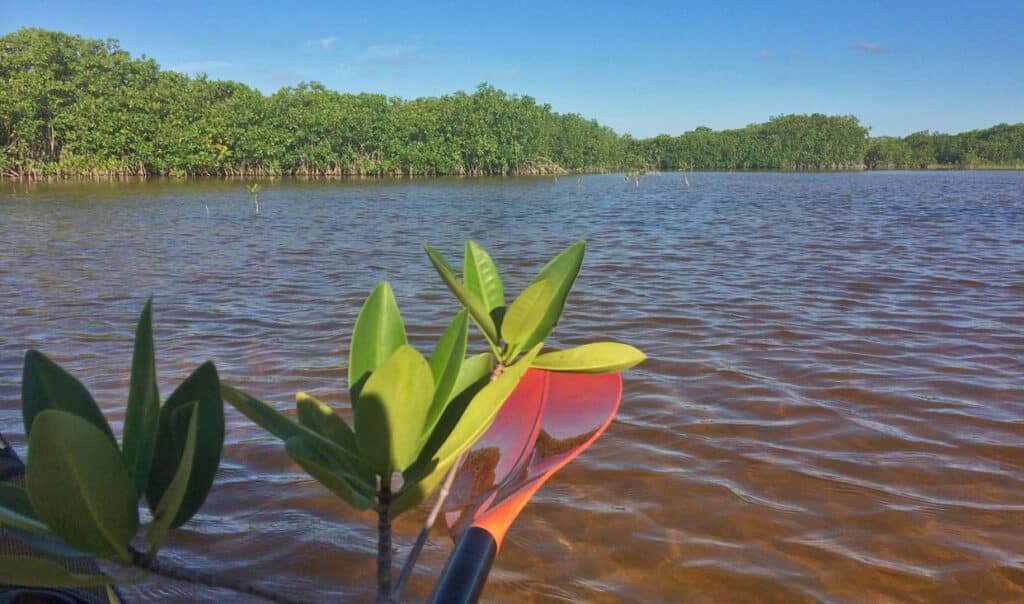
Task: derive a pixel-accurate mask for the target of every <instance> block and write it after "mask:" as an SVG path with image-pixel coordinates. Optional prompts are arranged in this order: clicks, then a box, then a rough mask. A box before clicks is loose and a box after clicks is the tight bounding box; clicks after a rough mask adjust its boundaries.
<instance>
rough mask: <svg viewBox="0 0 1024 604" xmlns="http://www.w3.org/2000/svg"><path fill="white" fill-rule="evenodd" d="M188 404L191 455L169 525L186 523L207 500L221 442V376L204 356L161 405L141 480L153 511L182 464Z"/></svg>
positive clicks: (186, 431) (187, 427) (222, 409)
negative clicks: (193, 422) (180, 497)
mask: <svg viewBox="0 0 1024 604" xmlns="http://www.w3.org/2000/svg"><path fill="white" fill-rule="evenodd" d="M193 403H195V404H196V411H195V413H196V414H198V416H199V417H198V420H197V428H196V450H195V456H194V458H193V460H192V472H191V474H190V475H189V479H188V487H187V488H186V489H185V497H184V499H183V500H182V502H181V506H180V507H179V508H178V513H177V514H176V515H175V517H174V520H173V521H172V522H171V528H178V527H179V526H181V525H182V524H184V523H185V522H187V521H188V519H189V518H191V517H192V516H193V515H194V514H195V513H196V512H198V511H199V508H200V507H202V505H203V502H204V501H206V496H207V494H208V493H209V492H210V487H211V486H212V485H213V478H214V475H215V474H216V473H217V466H218V465H219V464H220V453H221V449H222V448H223V447H224V403H223V402H222V400H221V398H220V379H219V378H218V377H217V368H216V367H214V365H213V363H211V362H209V361H208V362H206V363H203V364H202V365H200V366H199V367H198V368H197V369H196V370H195V371H193V372H192V375H190V376H188V377H187V378H186V379H185V381H184V382H182V383H181V385H180V386H178V388H177V389H176V390H175V391H174V392H173V393H171V396H170V397H169V398H168V399H167V401H166V402H164V405H163V407H161V408H160V422H159V426H158V428H157V443H156V450H155V453H154V455H153V467H152V469H151V471H150V474H149V482H148V483H147V484H146V501H147V502H148V503H149V509H150V510H153V511H154V513H155V512H156V509H157V506H159V504H160V500H161V499H163V497H164V494H165V493H166V492H167V488H168V487H169V486H170V484H171V481H172V480H174V475H175V473H176V472H177V471H178V466H179V465H180V464H181V460H182V456H183V455H184V450H185V441H186V440H187V439H188V430H189V422H190V421H191V414H190V413H188V412H187V410H186V408H187V407H188V406H189V405H191V404H193ZM179 411H181V412H180V413H179Z"/></svg>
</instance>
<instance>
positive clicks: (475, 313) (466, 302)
mask: <svg viewBox="0 0 1024 604" xmlns="http://www.w3.org/2000/svg"><path fill="white" fill-rule="evenodd" d="M423 249H425V250H426V251H427V257H428V258H430V263H431V264H433V265H434V269H436V270H437V274H438V275H440V276H441V280H442V281H444V283H445V285H447V286H448V289H449V290H450V291H451V292H452V295H454V296H455V298H456V299H457V300H458V301H459V303H460V304H462V306H463V307H465V309H466V310H467V311H469V316H471V317H473V322H474V323H476V325H477V327H479V328H480V332H481V333H483V334H484V337H485V338H487V341H488V342H489V343H490V344H491V348H494V349H495V350H497V348H498V328H497V327H496V326H495V325H494V319H492V318H491V314H490V312H489V311H488V309H487V306H485V305H484V303H483V302H481V301H480V298H478V297H477V295H476V294H474V293H473V292H471V291H470V290H469V289H468V288H466V286H465V285H463V284H462V283H461V282H460V281H459V279H458V278H457V277H456V276H455V273H454V272H453V271H452V269H451V266H450V265H449V264H448V261H447V260H445V259H444V256H442V255H441V253H440V252H438V251H437V250H435V249H434V248H432V247H430V246H429V245H424V246H423Z"/></svg>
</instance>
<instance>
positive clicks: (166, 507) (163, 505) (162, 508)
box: [146, 403, 199, 557]
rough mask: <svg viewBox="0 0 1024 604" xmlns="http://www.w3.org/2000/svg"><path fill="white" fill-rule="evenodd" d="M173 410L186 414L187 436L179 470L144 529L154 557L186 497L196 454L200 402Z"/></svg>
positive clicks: (150, 552)
mask: <svg viewBox="0 0 1024 604" xmlns="http://www.w3.org/2000/svg"><path fill="white" fill-rule="evenodd" d="M176 413H182V414H185V415H187V416H188V435H187V436H186V437H185V447H184V449H183V450H182V454H181V461H180V462H179V463H178V469H177V470H175V472H174V477H173V478H172V479H171V482H170V484H168V485H167V490H166V491H164V496H163V497H161V498H160V503H158V504H157V506H156V509H155V510H153V522H152V523H150V525H149V529H148V530H147V531H146V541H148V542H149V555H150V557H152V556H154V555H155V554H156V552H157V550H159V549H160V546H161V545H163V544H164V538H166V537H167V532H168V531H170V530H171V521H173V520H174V519H175V518H176V517H177V515H178V510H179V509H181V503H182V502H183V501H184V500H185V491H186V489H187V488H188V480H189V477H190V476H192V467H193V461H194V460H195V454H196V434H197V432H198V430H199V428H198V426H199V403H190V404H188V405H185V406H183V407H181V408H180V409H178V411H177V412H176Z"/></svg>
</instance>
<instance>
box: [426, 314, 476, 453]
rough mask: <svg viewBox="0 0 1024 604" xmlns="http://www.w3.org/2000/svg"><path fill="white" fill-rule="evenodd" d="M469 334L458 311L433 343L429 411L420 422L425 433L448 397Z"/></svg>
mask: <svg viewBox="0 0 1024 604" xmlns="http://www.w3.org/2000/svg"><path fill="white" fill-rule="evenodd" d="M468 334H469V318H468V316H467V315H466V311H465V310H460V311H459V313H458V314H457V315H455V319H454V320H452V322H451V324H450V325H449V326H448V328H447V329H445V330H444V333H443V334H442V335H441V339H440V340H438V342H437V348H435V349H434V353H433V354H431V355H430V372H431V374H432V375H433V376H434V399H433V400H432V401H431V402H430V411H428V412H427V420H426V423H425V424H424V427H423V429H424V433H425V434H428V433H429V432H430V431H431V430H432V429H433V428H434V425H435V424H436V423H437V420H438V419H440V417H441V412H443V411H444V408H445V405H447V404H448V401H449V400H450V399H451V394H452V389H453V388H454V387H455V384H456V382H457V381H458V379H459V372H460V371H461V370H462V360H463V358H464V357H465V356H466V343H467V336H468Z"/></svg>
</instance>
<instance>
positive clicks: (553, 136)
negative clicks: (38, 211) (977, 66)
mask: <svg viewBox="0 0 1024 604" xmlns="http://www.w3.org/2000/svg"><path fill="white" fill-rule="evenodd" d="M0 84H2V85H0V173H3V174H4V175H6V176H29V177H40V176H51V175H53V176H83V175H85V176H88V175H91V176H113V175H177V176H185V175H222V176H230V175H250V176H261V175H280V174H294V175H336V176H353V175H368V176H385V175H518V174H551V173H555V174H557V173H561V172H564V171H587V170H638V169H660V170H682V169H714V170H721V169H784V170H802V169H862V168H865V167H867V168H904V167H909V168H919V167H929V166H936V165H963V166H969V165H999V166H1013V165H1018V164H1024V124H1016V125H1012V126H1011V125H1005V124H1003V125H999V126H996V127H994V128H990V129H988V130H979V131H972V132H965V133H962V134H958V135H946V134H937V133H936V134H929V133H918V134H913V135H911V136H908V137H905V138H889V137H883V138H870V137H869V136H868V130H867V129H866V128H864V127H863V126H861V125H860V123H859V122H858V120H857V119H856V118H855V117H852V116H826V115H821V114H814V115H786V116H779V117H774V118H772V119H771V120H769V121H768V122H766V123H763V124H753V125H750V126H747V127H745V128H741V129H736V130H721V131H713V130H711V129H709V128H697V129H696V130H694V131H692V132H687V133H684V134H682V135H679V136H676V137H671V136H667V135H662V136H658V137H654V138H649V139H634V138H633V137H631V136H629V135H624V136H620V135H618V134H617V133H615V132H614V131H613V130H612V129H611V128H608V127H606V126H602V125H601V124H599V123H598V122H597V121H596V120H592V119H589V120H588V119H585V118H583V117H581V116H580V115H578V114H571V113H570V114H560V113H557V112H555V111H553V110H552V109H551V106H550V105H547V104H541V103H538V102H537V101H536V100H535V99H533V98H531V97H529V96H519V95H514V94H509V93H506V92H504V91H501V90H498V89H496V88H494V87H492V86H489V85H487V84H481V85H480V86H479V87H478V88H477V89H476V90H475V91H474V92H473V93H472V94H467V93H464V92H456V93H453V94H449V95H444V96H440V97H431V98H418V99H413V100H403V99H399V98H395V97H387V96H385V95H380V94H367V93H362V94H342V93H339V92H335V91H332V90H328V89H327V88H326V87H324V86H323V85H322V84H319V83H316V82H312V83H302V84H299V85H297V86H294V87H285V88H281V89H280V90H278V91H277V92H275V93H274V94H271V95H264V94H262V93H261V92H260V91H258V90H256V89H253V88H251V87H249V86H246V85H245V84H241V83H238V82H231V81H219V80H211V79H208V78H207V77H206V76H205V75H199V76H196V77H190V76H187V75H184V74H181V73H178V72H175V71H170V70H163V69H160V66H159V65H158V64H157V63H156V62H155V61H153V60H152V59H149V58H146V57H145V56H143V57H137V58H133V57H132V56H131V55H130V54H129V53H128V52H126V51H124V50H122V49H121V48H120V47H119V45H118V43H117V41H115V40H97V39H87V38H82V37H79V36H74V35H70V34H66V33H61V32H51V31H46V30H41V29H31V28H29V29H22V30H19V31H16V32H13V33H10V34H7V35H5V36H2V37H0Z"/></svg>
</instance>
